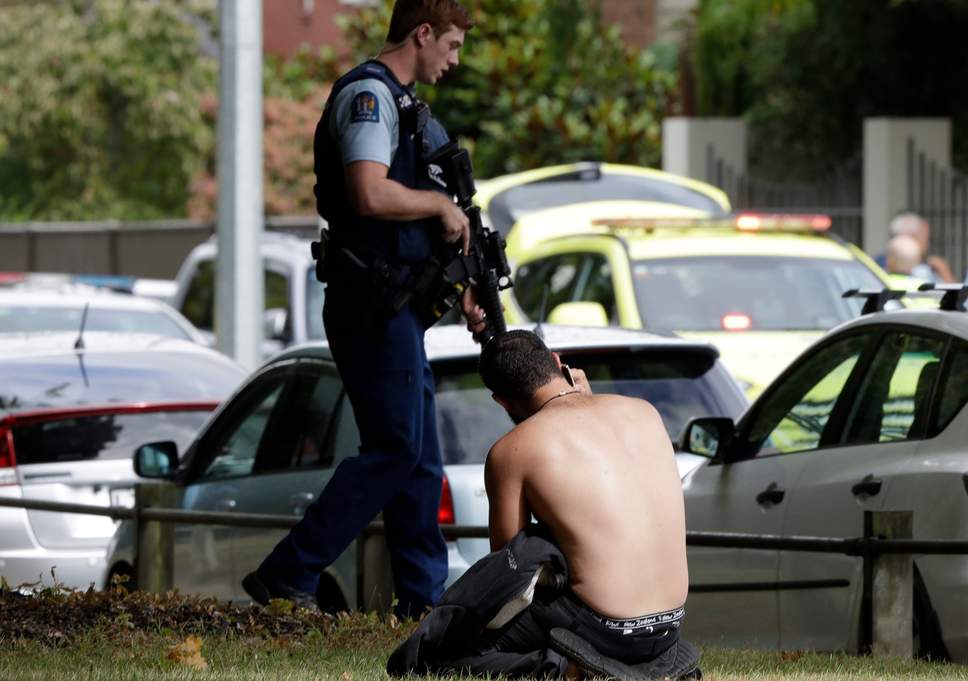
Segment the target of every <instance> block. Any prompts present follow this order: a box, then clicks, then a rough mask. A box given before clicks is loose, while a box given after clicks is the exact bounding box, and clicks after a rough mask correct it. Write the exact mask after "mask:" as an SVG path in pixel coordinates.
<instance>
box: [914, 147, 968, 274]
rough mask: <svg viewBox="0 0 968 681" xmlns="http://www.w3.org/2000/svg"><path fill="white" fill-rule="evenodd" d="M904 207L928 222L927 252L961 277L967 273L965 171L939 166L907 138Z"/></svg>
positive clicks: (967, 182) (967, 192) (967, 191)
mask: <svg viewBox="0 0 968 681" xmlns="http://www.w3.org/2000/svg"><path fill="white" fill-rule="evenodd" d="M907 207H908V209H910V210H913V211H915V212H917V213H919V214H920V215H922V216H923V217H924V218H925V219H926V220H927V221H928V223H930V225H931V244H930V246H931V249H930V250H931V252H932V253H934V254H940V255H943V256H944V257H945V259H947V261H948V264H949V265H951V269H952V270H953V272H954V274H955V276H956V277H957V278H958V279H959V280H961V279H964V277H965V274H966V273H968V175H965V174H964V173H960V172H958V171H957V170H954V169H952V168H946V167H943V166H941V165H940V164H939V163H938V162H937V161H935V160H934V159H931V158H928V156H927V155H926V154H925V153H924V151H922V150H920V149H918V148H917V145H916V144H915V142H914V138H909V139H908V142H907Z"/></svg>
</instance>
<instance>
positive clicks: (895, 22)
mask: <svg viewBox="0 0 968 681" xmlns="http://www.w3.org/2000/svg"><path fill="white" fill-rule="evenodd" d="M966 31H968V3H966V2H964V0H849V1H844V0H701V3H700V6H699V9H698V11H697V13H696V17H695V25H694V26H693V29H692V33H691V42H690V45H689V59H690V65H691V68H692V71H693V73H694V77H695V83H696V85H695V95H696V96H695V101H696V112H695V113H697V114H699V115H704V116H737V115H740V116H745V117H746V118H747V119H748V120H749V122H750V142H751V159H750V160H751V165H752V166H753V167H754V168H757V169H758V170H759V171H760V172H762V173H763V174H769V175H770V176H773V177H783V176H800V177H821V176H824V175H826V174H828V173H829V172H830V169H831V167H836V166H839V165H841V164H843V163H844V162H846V161H848V160H849V159H852V158H855V157H857V155H858V154H859V153H860V152H861V144H862V138H863V136H862V129H863V128H862V125H863V123H862V122H863V119H864V118H865V117H868V116H945V117H950V118H952V119H953V121H954V134H953V138H954V144H955V159H956V164H958V165H962V166H964V165H966V161H968V89H966V88H965V86H964V84H965V82H968V60H965V58H964V54H963V49H962V47H961V45H962V43H961V40H962V39H963V36H964V35H965V33H966Z"/></svg>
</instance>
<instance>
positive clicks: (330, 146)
mask: <svg viewBox="0 0 968 681" xmlns="http://www.w3.org/2000/svg"><path fill="white" fill-rule="evenodd" d="M368 78H375V79H377V80H379V81H381V82H383V83H384V84H385V85H386V86H387V88H389V90H390V94H391V95H392V96H393V99H394V101H395V102H396V105H397V113H398V115H399V131H398V132H399V134H398V143H397V150H396V154H395V155H394V157H393V161H392V162H391V164H390V169H389V173H388V177H389V178H390V179H392V180H395V181H397V182H399V183H400V184H402V185H404V186H406V187H410V188H411V189H431V188H434V185H433V184H432V183H431V182H430V181H429V180H428V174H427V168H426V164H425V163H424V162H423V161H422V159H423V158H425V157H426V156H428V155H429V153H428V152H430V151H433V149H435V148H437V147H438V146H440V145H441V144H443V143H444V142H446V141H447V133H446V132H444V130H443V128H442V127H441V126H440V124H439V123H437V122H436V121H434V120H433V119H431V118H430V109H429V108H428V107H427V106H426V104H424V103H423V102H421V101H420V100H418V99H417V97H416V95H415V94H414V91H413V88H411V87H406V86H404V85H401V84H400V82H399V81H398V80H397V78H396V76H394V75H393V73H392V72H391V71H390V69H388V68H387V67H386V66H384V65H383V64H382V63H380V62H378V61H375V60H370V61H367V62H364V63H362V64H360V65H359V66H357V67H356V68H354V69H353V70H352V71H350V72H349V73H346V74H345V75H343V76H342V77H341V78H339V80H337V81H336V83H334V85H333V89H332V92H330V95H329V99H328V100H327V102H326V107H325V108H324V109H323V116H322V118H321V119H320V121H319V123H318V124H317V125H316V135H315V139H314V144H313V152H314V157H315V163H314V170H315V173H316V186H315V187H314V188H313V191H314V193H315V195H316V210H317V211H318V212H319V214H320V215H321V216H322V217H323V218H324V219H325V220H326V221H327V222H328V223H329V243H328V245H327V248H326V251H327V254H329V255H328V256H327V257H333V254H338V253H339V252H340V249H343V248H345V249H348V250H349V251H352V253H353V254H354V255H355V256H356V257H358V258H359V259H361V260H362V261H364V262H366V263H368V264H369V263H371V262H373V261H374V260H382V261H384V262H387V263H391V264H394V263H399V264H405V263H410V264H412V263H418V262H421V261H423V260H425V259H426V258H428V257H429V256H430V255H431V254H432V253H433V250H434V246H435V245H436V243H437V240H438V239H439V231H440V226H439V223H438V221H437V220H434V219H428V220H414V221H409V222H389V221H385V220H378V219H375V218H368V217H363V216H361V215H358V214H357V213H356V212H354V211H353V209H352V207H351V206H350V203H349V197H348V194H347V191H346V182H345V180H344V177H343V160H342V158H341V156H340V149H339V145H338V144H337V143H336V141H335V140H333V139H332V136H331V135H330V132H329V129H330V128H329V125H330V116H331V115H332V110H333V103H334V102H335V101H336V97H337V95H338V94H339V93H340V92H341V91H342V90H343V88H345V87H346V86H347V85H349V84H351V83H354V82H356V81H359V80H365V79H368Z"/></svg>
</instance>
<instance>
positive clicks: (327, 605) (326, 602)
mask: <svg viewBox="0 0 968 681" xmlns="http://www.w3.org/2000/svg"><path fill="white" fill-rule="evenodd" d="M316 603H317V604H318V605H319V609H320V610H322V611H323V612H328V613H332V614H335V613H337V612H345V611H347V610H349V607H347V605H346V599H345V598H344V597H343V592H342V590H341V589H340V588H339V585H338V584H337V583H336V581H335V580H334V579H333V578H332V577H330V576H329V575H327V574H325V573H324V574H323V575H322V577H320V579H319V586H318V587H317V588H316Z"/></svg>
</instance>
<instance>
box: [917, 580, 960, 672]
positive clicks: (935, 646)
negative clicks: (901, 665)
mask: <svg viewBox="0 0 968 681" xmlns="http://www.w3.org/2000/svg"><path fill="white" fill-rule="evenodd" d="M913 629H914V630H913V632H912V637H913V641H914V656H915V657H918V658H924V659H931V660H948V659H951V658H950V655H948V649H947V648H946V647H945V645H944V639H943V638H942V637H941V622H939V621H938V613H936V612H935V611H934V608H933V607H932V606H931V599H930V598H929V596H928V590H927V588H926V587H925V586H924V580H923V579H921V573H920V572H918V569H917V568H915V569H914V617H913Z"/></svg>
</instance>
